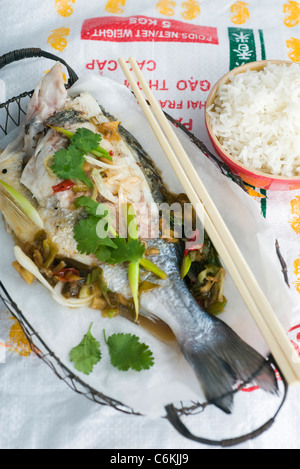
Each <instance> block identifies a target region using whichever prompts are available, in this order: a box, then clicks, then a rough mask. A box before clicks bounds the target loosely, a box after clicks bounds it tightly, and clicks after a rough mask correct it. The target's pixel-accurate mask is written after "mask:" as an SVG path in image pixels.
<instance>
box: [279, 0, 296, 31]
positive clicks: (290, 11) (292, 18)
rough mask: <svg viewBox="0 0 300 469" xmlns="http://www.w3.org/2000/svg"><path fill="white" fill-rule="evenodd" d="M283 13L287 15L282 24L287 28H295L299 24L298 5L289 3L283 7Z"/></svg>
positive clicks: (292, 2)
mask: <svg viewBox="0 0 300 469" xmlns="http://www.w3.org/2000/svg"><path fill="white" fill-rule="evenodd" d="M283 13H287V16H286V17H285V18H284V20H283V22H284V24H285V25H286V26H287V27H288V28H292V27H293V26H296V25H297V24H299V22H300V3H298V2H294V1H291V0H290V1H289V2H288V3H285V4H284V5H283Z"/></svg>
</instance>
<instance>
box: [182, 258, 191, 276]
mask: <svg viewBox="0 0 300 469" xmlns="http://www.w3.org/2000/svg"><path fill="white" fill-rule="evenodd" d="M191 265H192V259H191V256H190V254H188V255H187V256H185V257H184V258H183V261H182V264H181V269H180V277H181V279H182V280H183V279H184V278H185V277H186V276H187V274H188V273H189V271H190V268H191Z"/></svg>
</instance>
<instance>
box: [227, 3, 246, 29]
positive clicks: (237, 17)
mask: <svg viewBox="0 0 300 469" xmlns="http://www.w3.org/2000/svg"><path fill="white" fill-rule="evenodd" d="M247 7H248V3H245V2H240V1H238V2H235V3H234V4H233V5H231V7H230V11H231V13H233V14H234V15H233V16H232V17H231V21H232V23H234V24H244V23H246V21H248V19H249V18H250V12H249V8H247Z"/></svg>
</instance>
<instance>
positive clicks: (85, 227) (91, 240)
mask: <svg viewBox="0 0 300 469" xmlns="http://www.w3.org/2000/svg"><path fill="white" fill-rule="evenodd" d="M99 222H100V219H99V217H96V216H93V215H92V216H90V217H88V218H84V219H82V220H80V221H79V222H78V223H77V224H76V225H75V227H74V239H75V241H76V242H77V249H78V251H79V252H80V253H81V254H87V255H90V254H94V255H95V256H96V257H97V258H98V259H99V260H100V261H102V262H105V261H107V260H108V259H109V258H110V256H111V251H110V249H107V247H109V248H112V249H115V248H116V245H115V243H114V241H113V240H112V239H111V238H110V237H109V236H105V237H99V236H98V233H97V226H98V223H99Z"/></svg>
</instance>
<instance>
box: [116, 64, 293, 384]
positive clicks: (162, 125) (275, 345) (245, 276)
mask: <svg viewBox="0 0 300 469" xmlns="http://www.w3.org/2000/svg"><path fill="white" fill-rule="evenodd" d="M128 62H129V64H130V66H131V69H132V71H133V72H134V74H135V76H136V78H137V80H138V82H136V81H135V78H134V76H133V75H132V74H131V71H130V68H129V67H128V65H127V62H126V61H125V60H124V59H123V58H119V64H120V66H121V68H122V70H123V72H124V75H125V77H126V78H127V80H128V83H129V84H130V86H131V89H132V91H133V93H134V95H135V97H136V99H137V101H138V103H139V105H140V106H141V108H142V110H143V112H144V114H145V116H146V118H147V120H148V122H149V124H150V126H151V128H152V130H153V132H154V134H155V136H156V138H157V140H158V142H159V143H160V145H161V147H162V149H163V151H164V153H165V155H166V156H167V158H168V160H169V162H170V164H171V166H172V168H173V170H174V172H175V174H176V176H177V177H178V179H179V181H180V182H181V184H182V187H183V188H184V190H185V191H186V195H187V196H188V198H189V200H190V202H191V204H192V205H193V207H194V209H195V211H196V213H197V215H198V216H199V218H200V220H201V221H202V223H203V225H204V227H205V230H206V232H207V234H208V236H209V237H210V239H211V241H212V243H213V245H214V246H215V248H216V250H217V251H218V253H219V255H220V257H221V259H222V260H223V262H224V264H225V266H226V268H227V270H228V272H229V273H230V275H231V277H232V279H233V281H234V283H235V285H236V287H237V289H238V291H239V293H240V294H241V296H242V298H243V300H244V302H245V304H246V305H247V307H248V309H249V311H250V312H251V314H252V316H253V318H254V320H255V322H256V324H257V326H258V328H259V329H260V331H261V333H262V335H263V337H264V339H265V341H266V343H267V345H268V347H269V349H270V352H271V354H272V355H273V357H274V359H275V361H276V364H277V365H278V367H279V369H280V371H281V373H282V374H283V375H284V377H285V379H286V381H287V383H288V384H293V383H296V382H297V381H299V380H300V359H299V357H298V354H297V353H296V350H295V349H294V347H293V345H292V343H291V341H290V340H289V338H288V336H287V334H286V333H285V331H284V329H283V327H282V325H281V323H280V321H279V320H278V318H277V316H276V315H275V313H274V311H273V309H272V307H271V305H270V303H269V301H268V299H267V298H266V296H265V295H264V293H263V291H262V289H261V287H260V285H259V284H258V282H257V280H256V278H255V276H254V275H253V273H252V271H251V270H250V268H249V266H248V264H247V263H246V260H245V259H244V257H243V255H242V253H241V252H240V249H239V248H238V246H237V244H236V242H235V240H234V239H233V237H232V235H231V233H230V231H229V229H228V227H227V226H226V224H225V222H224V220H223V219H222V217H221V215H220V213H219V211H218V210H217V208H216V206H215V205H214V203H213V201H212V199H211V197H210V195H209V194H208V192H207V190H206V188H205V187H204V185H203V183H202V181H201V179H200V177H199V175H198V173H197V172H196V170H195V168H194V167H193V165H192V163H191V161H190V159H189V157H188V156H187V154H186V152H185V150H184V148H183V146H182V144H181V142H180V140H179V139H178V137H177V135H176V133H175V132H174V130H173V128H172V127H171V125H170V123H169V121H168V120H167V118H166V117H165V115H164V113H163V111H162V109H161V107H160V105H159V103H158V102H157V100H156V99H155V97H154V95H153V93H152V91H151V90H150V88H149V86H148V84H147V82H146V80H145V78H144V76H143V74H142V72H141V70H140V68H139V66H138V64H137V61H136V60H135V58H133V57H131V58H129V60H128ZM140 87H141V88H142V91H143V92H144V94H145V97H146V98H147V100H148V103H149V104H150V106H151V107H150V106H149V104H148V103H147V101H146V100H145V98H144V96H143V93H142V92H141V90H140ZM155 116H156V118H157V120H156V119H155Z"/></svg>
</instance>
